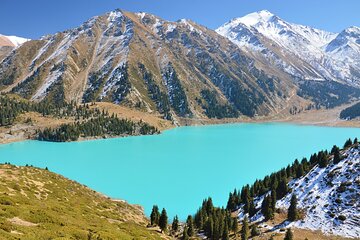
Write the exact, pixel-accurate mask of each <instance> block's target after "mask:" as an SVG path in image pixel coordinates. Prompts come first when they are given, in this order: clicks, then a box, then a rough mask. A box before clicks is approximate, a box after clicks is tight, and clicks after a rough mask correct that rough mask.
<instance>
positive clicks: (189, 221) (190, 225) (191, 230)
mask: <svg viewBox="0 0 360 240" xmlns="http://www.w3.org/2000/svg"><path fill="white" fill-rule="evenodd" d="M186 227H187V229H188V231H187V232H188V235H189V237H192V236H193V235H194V223H193V219H192V216H191V215H189V216H188V218H187V220H186Z"/></svg>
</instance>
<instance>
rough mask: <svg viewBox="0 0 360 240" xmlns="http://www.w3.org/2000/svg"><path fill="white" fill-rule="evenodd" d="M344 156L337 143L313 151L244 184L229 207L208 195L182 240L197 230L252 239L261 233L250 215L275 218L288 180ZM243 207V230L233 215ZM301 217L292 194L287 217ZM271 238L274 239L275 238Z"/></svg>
mask: <svg viewBox="0 0 360 240" xmlns="http://www.w3.org/2000/svg"><path fill="white" fill-rule="evenodd" d="M353 145H358V139H357V138H355V139H354V141H352V140H351V139H348V140H346V142H345V144H344V146H343V149H347V148H349V147H351V146H353ZM341 160H343V157H342V156H341V153H340V148H339V147H338V146H336V145H334V146H333V148H332V149H331V151H330V152H328V151H327V150H325V151H319V152H318V153H315V154H312V155H311V156H310V158H309V160H308V159H307V158H303V159H302V160H301V161H298V160H297V159H296V160H295V161H294V163H293V164H291V165H288V166H287V167H286V168H283V169H281V170H280V171H277V172H274V173H272V174H270V175H267V176H265V177H264V178H263V179H262V180H256V181H255V182H254V183H253V184H252V185H246V186H244V187H243V188H242V189H241V191H238V190H236V189H235V190H234V191H233V192H231V193H230V194H229V199H228V202H227V206H226V208H219V207H215V206H214V205H213V203H212V199H211V198H208V199H206V200H204V201H203V203H202V205H201V207H200V208H199V210H198V211H197V212H196V213H195V215H194V216H191V215H189V216H188V218H187V221H186V223H185V225H184V227H183V232H182V239H189V238H191V237H192V236H195V235H196V234H197V233H201V234H203V235H205V236H207V238H209V239H216V240H218V239H224V240H227V239H229V236H230V233H233V234H234V235H235V236H236V235H237V234H238V232H239V235H240V237H241V239H242V240H247V239H250V238H251V237H254V236H257V235H259V234H260V231H259V229H258V228H257V226H256V224H253V225H252V226H251V227H250V224H249V218H248V217H250V218H251V217H252V216H254V215H255V214H256V213H257V212H259V211H260V212H261V213H262V214H263V216H264V218H265V221H267V220H270V219H273V218H274V214H275V212H276V209H275V206H276V201H277V200H279V199H281V198H283V197H284V196H285V195H286V194H288V193H289V192H290V191H291V189H289V188H288V183H289V181H291V180H292V179H296V178H301V177H303V176H305V175H306V174H307V173H308V172H310V171H311V169H312V168H313V167H315V166H318V167H320V168H325V167H327V166H328V165H329V164H338V163H339V162H340V161H341ZM261 196H263V197H264V199H263V201H262V204H261V206H260V208H256V206H255V201H254V199H255V198H257V199H259V198H260V197H261ZM239 208H243V211H244V213H245V217H244V219H243V220H242V223H241V229H240V231H239V229H238V228H239V222H238V218H234V217H232V216H231V213H232V212H233V211H236V210H238V209H239ZM299 217H300V212H299V209H298V207H297V196H296V195H295V194H292V196H291V199H290V204H289V208H288V211H287V219H288V220H289V221H296V220H298V219H299ZM173 226H174V227H173V228H172V231H174V230H176V231H177V230H178V229H179V221H178V218H177V217H175V218H174V221H173ZM270 239H273V238H272V237H271V238H270ZM284 239H285V240H292V239H293V233H292V231H291V229H288V230H287V232H286V234H285V238H284Z"/></svg>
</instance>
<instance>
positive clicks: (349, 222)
mask: <svg viewBox="0 0 360 240" xmlns="http://www.w3.org/2000/svg"><path fill="white" fill-rule="evenodd" d="M359 154H360V151H359V148H358V147H353V148H349V149H347V150H345V151H343V153H342V156H343V157H344V158H345V159H344V160H342V161H341V162H339V163H337V164H333V163H332V164H330V165H328V166H327V167H326V168H320V167H319V166H316V167H315V168H313V169H312V170H311V171H310V172H309V173H308V174H306V175H305V176H303V177H301V178H300V179H296V180H293V181H291V182H290V183H289V188H290V189H293V190H294V191H292V193H289V194H288V195H287V196H285V197H284V198H283V199H281V200H280V201H278V202H277V207H278V208H287V207H289V203H290V199H291V195H292V194H296V196H297V197H298V207H299V208H301V209H304V211H305V218H304V219H303V220H301V221H297V222H294V223H291V224H290V226H295V227H298V228H306V229H312V230H321V231H322V232H324V233H328V234H334V235H341V236H345V237H353V238H360V201H359V199H360V155H359Z"/></svg>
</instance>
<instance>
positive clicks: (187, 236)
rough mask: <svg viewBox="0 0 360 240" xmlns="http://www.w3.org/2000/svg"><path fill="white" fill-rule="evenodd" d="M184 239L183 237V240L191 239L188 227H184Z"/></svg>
mask: <svg viewBox="0 0 360 240" xmlns="http://www.w3.org/2000/svg"><path fill="white" fill-rule="evenodd" d="M182 239H183V240H189V239H190V238H189V235H188V229H187V227H184V231H183V235H182Z"/></svg>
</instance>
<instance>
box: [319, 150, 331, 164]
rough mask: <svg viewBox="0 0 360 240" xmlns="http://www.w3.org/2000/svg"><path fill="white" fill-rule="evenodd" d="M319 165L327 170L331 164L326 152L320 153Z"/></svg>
mask: <svg viewBox="0 0 360 240" xmlns="http://www.w3.org/2000/svg"><path fill="white" fill-rule="evenodd" d="M317 157H318V163H319V167H320V168H325V167H327V165H328V164H329V161H328V156H327V154H325V152H323V151H320V152H319V153H318V156H317Z"/></svg>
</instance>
